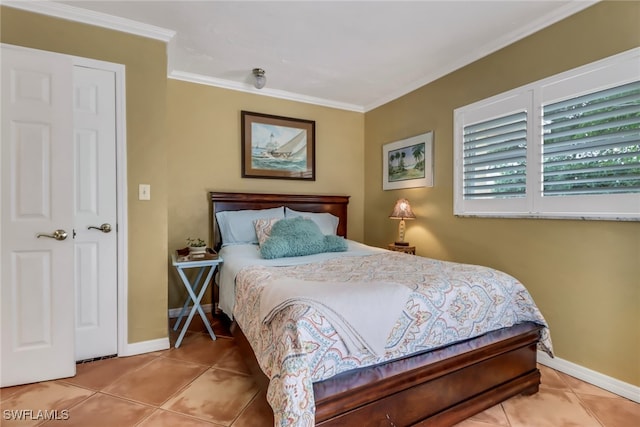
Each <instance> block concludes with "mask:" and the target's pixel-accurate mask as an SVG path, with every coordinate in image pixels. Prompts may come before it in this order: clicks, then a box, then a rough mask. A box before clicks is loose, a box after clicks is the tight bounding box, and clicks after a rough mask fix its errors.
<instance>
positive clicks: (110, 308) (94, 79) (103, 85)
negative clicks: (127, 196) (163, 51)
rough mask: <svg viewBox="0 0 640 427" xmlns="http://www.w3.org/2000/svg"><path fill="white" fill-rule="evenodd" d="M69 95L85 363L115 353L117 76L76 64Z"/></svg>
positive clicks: (79, 340)
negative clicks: (104, 226) (106, 228)
mask: <svg viewBox="0 0 640 427" xmlns="http://www.w3.org/2000/svg"><path fill="white" fill-rule="evenodd" d="M73 93H74V96H73V105H74V108H73V109H74V151H75V156H74V157H75V175H76V183H75V191H74V217H75V219H74V222H75V232H76V236H75V239H74V244H75V283H76V303H75V308H76V356H75V357H76V360H84V359H90V358H94V357H99V356H106V355H111V354H116V353H117V352H118V336H117V326H118V323H117V269H116V266H117V241H116V231H117V230H116V217H117V211H116V115H115V114H116V113H115V97H114V94H115V73H114V72H113V71H107V70H99V69H95V68H88V67H80V66H75V67H74V90H73ZM102 224H109V226H111V228H112V230H111V231H110V232H106V233H105V232H103V231H101V230H99V229H97V228H99V227H100V226H101V225H102ZM89 227H96V228H91V229H89Z"/></svg>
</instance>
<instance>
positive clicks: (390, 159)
mask: <svg viewBox="0 0 640 427" xmlns="http://www.w3.org/2000/svg"><path fill="white" fill-rule="evenodd" d="M415 187H433V131H429V132H426V133H423V134H420V135H416V136H412V137H410V138H406V139H402V140H400V141H395V142H390V143H388V144H384V145H383V146H382V189H383V190H397V189H402V188H415Z"/></svg>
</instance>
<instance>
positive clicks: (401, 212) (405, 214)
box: [389, 199, 416, 246]
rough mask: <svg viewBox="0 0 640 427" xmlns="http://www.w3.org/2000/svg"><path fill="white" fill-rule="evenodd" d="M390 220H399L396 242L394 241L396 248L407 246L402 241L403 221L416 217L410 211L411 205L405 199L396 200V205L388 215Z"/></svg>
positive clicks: (407, 244)
mask: <svg viewBox="0 0 640 427" xmlns="http://www.w3.org/2000/svg"><path fill="white" fill-rule="evenodd" d="M389 218H391V219H399V220H400V225H399V226H398V240H396V242H395V245H396V246H409V242H405V241H404V220H405V219H415V218H416V216H415V215H414V214H413V211H412V210H411V205H410V204H409V201H408V200H407V199H398V201H397V202H396V205H395V206H394V208H393V212H391V215H389Z"/></svg>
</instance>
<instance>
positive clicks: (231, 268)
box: [219, 240, 384, 320]
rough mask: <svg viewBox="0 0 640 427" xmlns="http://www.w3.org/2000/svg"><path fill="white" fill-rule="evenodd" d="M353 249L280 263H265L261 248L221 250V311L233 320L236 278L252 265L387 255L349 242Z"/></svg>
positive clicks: (279, 262)
mask: <svg viewBox="0 0 640 427" xmlns="http://www.w3.org/2000/svg"><path fill="white" fill-rule="evenodd" d="M347 243H348V245H349V247H348V249H347V252H328V253H321V254H316V255H308V256H299V257H288V258H278V259H264V258H262V257H261V256H260V252H259V250H258V249H259V248H258V245H228V246H224V247H223V248H222V249H220V257H221V258H222V259H223V260H224V265H223V266H222V269H221V271H220V281H219V285H220V298H219V308H220V310H222V312H223V313H224V314H226V315H227V316H229V318H230V319H231V320H233V307H234V305H235V297H236V283H235V281H236V276H237V274H238V272H240V270H242V269H243V268H244V267H247V266H249V265H262V266H272V267H282V266H287V265H300V264H309V263H312V262H322V261H326V260H328V259H331V258H337V257H342V256H345V255H350V256H357V255H371V254H374V253H380V252H384V249H380V248H374V247H372V246H367V245H363V244H362V243H358V242H354V241H353V240H347Z"/></svg>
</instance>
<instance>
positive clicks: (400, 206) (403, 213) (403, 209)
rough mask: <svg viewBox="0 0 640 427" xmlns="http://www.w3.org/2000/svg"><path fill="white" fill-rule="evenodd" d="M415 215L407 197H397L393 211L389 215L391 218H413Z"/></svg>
mask: <svg viewBox="0 0 640 427" xmlns="http://www.w3.org/2000/svg"><path fill="white" fill-rule="evenodd" d="M415 217H416V216H415V214H414V213H413V211H412V210H411V205H410V204H409V201H408V200H407V199H398V201H397V202H396V205H395V206H394V208H393V212H391V215H389V218H391V219H415Z"/></svg>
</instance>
